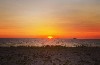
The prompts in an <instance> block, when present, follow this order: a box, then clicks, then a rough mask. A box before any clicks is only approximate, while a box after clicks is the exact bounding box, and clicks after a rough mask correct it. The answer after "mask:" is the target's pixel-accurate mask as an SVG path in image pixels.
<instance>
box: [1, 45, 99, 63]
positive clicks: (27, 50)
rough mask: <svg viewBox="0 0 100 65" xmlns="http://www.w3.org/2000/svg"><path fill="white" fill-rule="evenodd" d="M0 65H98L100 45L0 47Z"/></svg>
mask: <svg viewBox="0 0 100 65" xmlns="http://www.w3.org/2000/svg"><path fill="white" fill-rule="evenodd" d="M0 65H100V47H62V46H52V47H50V46H46V47H0Z"/></svg>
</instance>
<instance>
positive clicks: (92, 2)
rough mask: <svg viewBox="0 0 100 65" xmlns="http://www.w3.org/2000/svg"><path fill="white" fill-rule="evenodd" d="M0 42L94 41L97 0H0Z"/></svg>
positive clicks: (99, 20) (98, 30) (99, 10)
mask: <svg viewBox="0 0 100 65" xmlns="http://www.w3.org/2000/svg"><path fill="white" fill-rule="evenodd" d="M0 7H1V8H0V38H46V37H47V36H48V35H53V36H54V37H55V38H74V37H76V38H98V39H100V1H99V0H24V1H23V0H0Z"/></svg>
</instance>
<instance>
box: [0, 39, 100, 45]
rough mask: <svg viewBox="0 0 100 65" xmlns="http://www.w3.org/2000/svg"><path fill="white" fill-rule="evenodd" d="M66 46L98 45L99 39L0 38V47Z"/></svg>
mask: <svg viewBox="0 0 100 65" xmlns="http://www.w3.org/2000/svg"><path fill="white" fill-rule="evenodd" d="M47 45H49V46H56V45H60V46H66V47H82V46H84V47H86V46H88V47H100V39H65V38H55V39H45V38H0V47H11V46H15V47H17V46H28V47H29V46H39V47H41V46H47Z"/></svg>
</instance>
